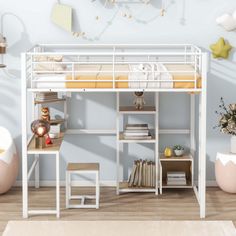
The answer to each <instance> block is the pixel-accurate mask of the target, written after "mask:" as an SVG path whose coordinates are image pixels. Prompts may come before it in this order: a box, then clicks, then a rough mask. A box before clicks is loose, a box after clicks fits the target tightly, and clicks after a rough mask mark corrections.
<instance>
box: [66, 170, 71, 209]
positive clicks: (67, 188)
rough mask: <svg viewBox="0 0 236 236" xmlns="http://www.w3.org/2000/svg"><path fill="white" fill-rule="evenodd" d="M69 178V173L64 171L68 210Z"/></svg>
mask: <svg viewBox="0 0 236 236" xmlns="http://www.w3.org/2000/svg"><path fill="white" fill-rule="evenodd" d="M69 178H70V173H69V172H68V171H66V208H67V209H68V208H69V199H70V197H71V196H70V195H69V188H71V186H70V183H69Z"/></svg>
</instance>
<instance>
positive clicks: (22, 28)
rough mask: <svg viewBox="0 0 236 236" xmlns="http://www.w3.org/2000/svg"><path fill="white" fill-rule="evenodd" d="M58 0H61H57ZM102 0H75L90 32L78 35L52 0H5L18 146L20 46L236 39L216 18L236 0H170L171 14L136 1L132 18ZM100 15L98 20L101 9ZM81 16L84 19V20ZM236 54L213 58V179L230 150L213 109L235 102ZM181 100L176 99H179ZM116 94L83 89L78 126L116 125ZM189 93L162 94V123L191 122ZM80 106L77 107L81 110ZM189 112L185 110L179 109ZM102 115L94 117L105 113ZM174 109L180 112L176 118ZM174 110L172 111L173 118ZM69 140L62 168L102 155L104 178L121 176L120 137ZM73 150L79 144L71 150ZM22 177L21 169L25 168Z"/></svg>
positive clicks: (5, 95)
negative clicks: (60, 20)
mask: <svg viewBox="0 0 236 236" xmlns="http://www.w3.org/2000/svg"><path fill="white" fill-rule="evenodd" d="M55 2H56V1H55ZM101 2H103V1H95V2H94V3H92V1H88V0H76V1H75V0H68V1H62V3H65V4H69V5H71V6H73V7H74V8H75V9H76V15H75V21H76V30H81V31H84V32H85V33H86V38H85V39H81V38H74V37H73V36H72V35H70V34H69V33H66V32H64V31H62V30H61V29H59V28H57V27H56V26H54V25H53V24H52V23H51V22H50V12H51V9H52V6H53V4H54V2H53V1H49V0H41V1H30V0H21V1H16V0H8V1H4V0H0V14H1V15H2V14H4V13H6V12H7V13H9V14H7V15H5V17H4V18H3V22H1V23H2V26H3V28H2V30H3V33H4V35H5V36H6V37H7V39H8V43H9V49H8V54H7V55H6V56H5V58H4V59H5V63H7V66H8V67H7V69H6V70H1V71H0V125H4V126H6V127H7V128H8V129H9V130H10V131H11V132H12V134H13V135H14V138H15V141H16V143H17V147H18V150H19V152H20V150H21V141H20V138H21V128H20V126H21V118H20V117H21V116H20V114H21V108H20V106H21V104H20V96H21V90H20V86H21V85H20V82H21V79H20V58H19V55H20V53H21V52H23V51H25V50H26V49H28V48H29V47H30V46H31V45H33V44H35V43H37V42H44V43H193V44H196V45H198V46H200V47H202V48H203V49H204V50H206V51H208V48H209V45H210V44H211V43H213V42H215V41H216V40H217V39H218V38H219V37H220V36H223V37H225V38H226V39H227V40H229V41H230V43H231V44H232V45H233V46H235V47H236V32H226V31H224V30H223V29H222V28H220V27H219V26H217V25H216V24H215V18H216V17H217V16H218V15H220V14H221V13H224V12H225V11H232V10H234V9H236V1H235V0H168V1H167V2H168V4H167V5H168V10H167V14H166V16H165V17H160V14H159V10H158V8H159V6H160V0H153V1H151V2H152V4H151V5H150V6H148V7H147V8H141V7H140V6H138V5H134V6H133V7H132V8H131V10H132V11H133V19H132V20H127V19H124V18H123V17H122V16H121V14H122V11H118V10H119V9H118V10H117V9H113V8H104V7H103V5H102V4H101ZM96 15H100V16H101V20H100V21H96V20H95V16H96ZM78 22H79V23H78ZM235 65H236V54H235V50H233V52H232V53H231V56H230V58H229V60H211V63H210V71H209V81H208V105H207V179H208V180H214V160H215V155H216V152H217V151H218V150H228V148H229V137H228V136H225V135H222V134H219V132H218V131H216V130H213V129H212V127H213V126H214V125H215V124H216V122H217V117H216V116H215V114H214V111H215V109H217V106H218V103H219V100H220V97H221V96H223V97H224V98H225V101H226V103H232V102H236V95H235V89H236V66H235ZM175 102H177V103H175ZM114 106H115V96H114V95H112V94H104V95H101V94H93V95H92V94H90V95H80V96H79V95H76V98H75V99H74V100H73V101H72V103H71V105H70V108H71V109H72V110H73V112H72V113H73V115H72V116H71V117H70V119H71V122H72V124H73V125H75V126H78V125H79V126H86V127H87V128H98V127H100V126H102V127H105V126H108V128H113V127H114V124H115V120H114V117H115V110H114ZM187 107H188V100H187V96H186V95H173V94H172V95H170V94H164V95H162V96H161V109H162V110H163V113H162V114H161V116H160V123H161V126H163V127H166V126H170V127H171V126H172V125H173V124H176V125H177V126H178V127H180V128H183V126H185V125H186V126H188V121H189V117H188V110H187ZM77 110H78V111H79V112H78V113H77V112H76V111H77ZM178 112H182V113H183V116H182V117H183V118H182V117H180V116H179V115H176V116H173V114H179V113H178ZM98 115H101V117H102V118H101V119H100V120H99V119H94V117H99V116H98ZM170 117H173V119H172V120H171V119H170ZM167 118H168V119H167ZM67 139H68V142H66V143H65V144H64V145H63V150H62V160H63V161H62V166H61V171H62V173H64V167H65V163H66V161H68V160H74V161H76V160H83V161H84V160H88V161H98V160H99V161H100V162H101V166H102V179H104V180H113V179H114V178H115V138H112V137H104V136H103V137H97V136H80V137H68V138H67ZM176 142H181V144H185V145H188V142H187V140H186V137H183V138H182V139H181V140H179V139H178V141H177V137H163V139H162V141H161V146H162V147H163V146H164V145H167V144H174V143H176ZM151 149H152V147H151V146H150V145H144V146H142V145H141V146H134V147H130V148H126V150H125V152H126V153H129V156H130V157H129V158H127V157H126V158H127V160H128V161H129V162H131V160H132V158H136V157H144V158H146V157H147V158H148V157H151V156H152V150H151ZM72 151H73V152H72ZM53 161H54V160H53V159H47V160H46V159H44V160H43V161H42V162H41V167H42V168H41V175H42V178H43V179H44V180H50V179H53V178H54V162H53ZM19 178H20V176H19Z"/></svg>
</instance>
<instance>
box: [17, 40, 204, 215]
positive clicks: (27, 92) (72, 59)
mask: <svg viewBox="0 0 236 236" xmlns="http://www.w3.org/2000/svg"><path fill="white" fill-rule="evenodd" d="M51 55H54V56H57V55H63V57H65V58H67V59H66V61H62V62H48V61H44V62H37V61H35V60H34V57H35V56H51ZM21 59H22V68H21V69H22V172H23V174H22V176H23V217H24V218H26V217H28V215H29V214H55V213H56V214H57V216H58V217H59V215H60V213H59V211H60V207H59V187H58V186H59V176H58V175H57V177H58V178H57V182H58V183H57V210H56V211H55V210H52V211H50V210H47V211H45V210H44V211H40V210H38V211H29V209H28V180H29V178H30V176H31V174H32V173H33V171H34V170H35V187H39V169H38V168H39V166H38V158H39V154H50V152H48V153H47V152H45V151H40V150H39V151H38V152H29V151H28V144H29V142H30V140H31V139H32V137H30V138H29V139H28V134H29V133H30V132H29V123H30V121H29V116H28V113H29V112H30V109H29V107H28V105H27V104H28V102H29V100H30V99H32V100H31V102H32V104H33V106H32V111H33V112H32V116H31V120H34V119H35V118H36V117H37V116H38V114H39V109H35V104H34V94H35V93H37V92H46V91H54V92H62V93H64V94H65V99H64V100H63V101H64V115H65V118H66V117H67V99H66V96H67V95H68V94H70V93H71V92H115V93H117V121H116V124H117V127H116V130H87V129H76V130H71V129H67V130H66V133H68V134H114V135H117V183H119V171H120V170H119V155H120V151H119V144H120V143H119V138H118V137H119V93H120V92H132V91H144V92H153V93H155V108H156V117H155V129H154V130H155V135H156V137H158V135H159V134H162V133H164V134H189V135H190V151H191V155H192V156H196V152H197V151H198V162H199V166H198V167H199V171H198V181H197V185H196V186H194V192H195V195H196V197H197V200H198V203H199V205H200V217H201V218H204V217H205V198H206V197H205V192H206V179H205V176H206V88H207V86H206V85H207V64H208V63H207V54H206V53H203V52H202V51H201V49H199V48H198V47H196V46H194V45H190V44H148V45H147V44H141V45H126V44H119V45H111V44H103V45H101V44H100V45H78V44H71V45H67V44H63V45H61V44H40V45H35V46H34V47H32V48H31V49H30V50H29V51H27V52H26V53H22V55H21ZM37 63H40V64H42V63H43V64H49V63H55V64H66V65H67V69H66V70H65V71H60V72H61V73H62V74H63V73H64V74H67V75H68V74H70V75H71V76H72V80H65V81H66V82H76V83H77V82H78V83H79V82H88V81H87V80H86V81H81V80H80V81H76V80H74V79H75V76H76V74H77V73H78V72H80V73H81V70H80V71H77V70H76V66H78V65H82V64H86V65H87V64H89V65H93V64H101V65H102V64H106V65H107V64H110V65H111V69H110V70H107V71H102V72H103V73H108V74H111V75H112V79H111V80H109V82H112V88H106V89H105V88H61V87H57V86H56V84H57V83H58V81H57V80H55V79H53V80H52V81H50V82H52V83H53V84H55V87H54V86H53V88H50V87H44V88H38V87H37V86H35V82H36V80H35V77H36V75H38V74H40V73H42V74H43V73H47V74H50V75H55V76H56V75H58V74H57V73H55V72H54V71H35V65H37ZM140 63H149V64H151V63H162V64H190V65H192V68H193V70H192V71H191V73H193V77H194V79H193V80H191V82H193V83H194V87H193V88H162V87H160V86H157V87H152V88H142V87H141V88H140V87H137V88H133V87H132V88H116V82H117V81H116V73H129V72H130V71H118V70H116V65H120V64H127V65H131V64H136V65H137V64H140ZM68 68H69V69H68ZM82 72H83V73H89V72H90V71H82ZM169 72H175V71H169ZM178 72H180V71H178ZM181 73H190V71H181ZM197 75H200V76H201V87H200V88H199V87H197ZM90 81H93V80H90ZM44 82H45V81H44ZM47 82H49V81H47ZM60 82H61V81H60ZM93 82H95V81H93ZM96 82H97V83H98V81H96ZM100 82H108V81H107V80H106V81H103V80H100ZM122 82H124V81H122ZM134 82H137V81H134ZM139 82H147V81H146V80H141V81H140V80H139ZM148 82H154V83H158V82H170V80H159V79H154V77H153V80H148ZM179 82H182V81H179ZM184 82H190V80H188V81H186V80H184ZM161 92H178V93H179V92H182V93H190V101H191V102H190V105H191V108H190V118H191V119H190V128H189V129H182V130H179V129H165V130H161V129H159V125H158V112H159V93H161ZM196 94H197V95H198V96H199V146H198V149H197V148H196V135H195V103H196V102H195V97H196ZM134 113H135V112H134ZM67 126H68V125H67V120H66V119H65V127H66V128H67ZM157 140H158V139H156V141H155V142H154V144H155V153H156V154H155V161H156V166H157V170H156V171H157V173H156V176H158V158H159V155H157V154H158V153H159V150H158V141H157ZM28 154H33V155H34V156H35V160H34V162H33V164H32V166H31V168H30V169H29V171H28ZM57 159H59V154H58V153H57ZM56 168H57V170H59V163H57V165H56ZM157 178H158V177H157ZM158 188H159V183H158V179H156V188H155V190H154V192H155V193H156V194H158ZM119 192H120V191H119V187H118V188H117V193H119ZM147 192H148V191H147Z"/></svg>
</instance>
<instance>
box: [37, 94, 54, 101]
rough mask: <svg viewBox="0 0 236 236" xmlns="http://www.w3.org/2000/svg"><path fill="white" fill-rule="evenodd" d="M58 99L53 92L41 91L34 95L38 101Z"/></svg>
mask: <svg viewBox="0 0 236 236" xmlns="http://www.w3.org/2000/svg"><path fill="white" fill-rule="evenodd" d="M56 99H58V97H57V93H55V92H45V93H43V92H41V93H37V95H36V101H39V102H45V101H48V100H56Z"/></svg>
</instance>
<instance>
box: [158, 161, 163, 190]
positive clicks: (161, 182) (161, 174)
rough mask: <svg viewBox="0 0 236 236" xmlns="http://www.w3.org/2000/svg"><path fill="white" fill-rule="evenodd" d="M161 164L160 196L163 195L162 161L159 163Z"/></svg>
mask: <svg viewBox="0 0 236 236" xmlns="http://www.w3.org/2000/svg"><path fill="white" fill-rule="evenodd" d="M158 163H159V166H160V180H159V181H160V194H162V182H163V180H162V164H161V161H159V162H158Z"/></svg>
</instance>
